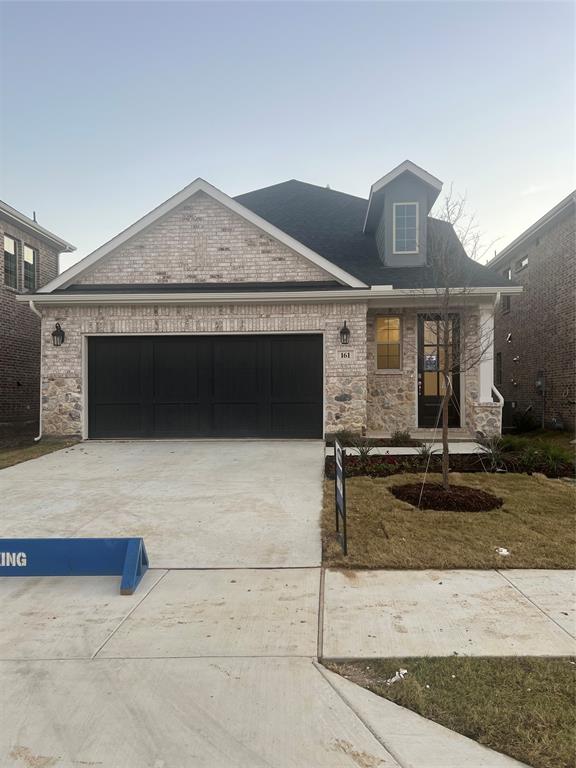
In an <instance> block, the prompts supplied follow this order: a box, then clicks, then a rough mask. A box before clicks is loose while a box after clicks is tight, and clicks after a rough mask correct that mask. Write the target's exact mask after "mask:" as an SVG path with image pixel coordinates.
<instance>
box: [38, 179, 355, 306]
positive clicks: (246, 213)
mask: <svg viewBox="0 0 576 768" xmlns="http://www.w3.org/2000/svg"><path fill="white" fill-rule="evenodd" d="M197 192H204V193H206V194H207V195H209V196H210V197H211V198H212V199H214V200H216V201H217V202H219V203H221V204H222V205H224V206H225V207H226V208H228V209H229V210H231V211H232V212H233V213H236V214H238V215H239V216H241V217H242V218H243V219H245V220H246V221H248V222H250V223H251V224H254V225H255V226H256V227H258V228H259V229H261V230H262V231H263V232H266V234H268V235H270V237H273V238H274V239H275V240H278V242H280V243H283V244H284V245H285V246H287V247H288V248H291V249H292V250H293V251H295V252H296V253H298V254H300V255H301V256H303V257H304V258H305V259H307V260H308V261H310V262H312V263H313V264H315V265H316V266H318V267H320V269H323V270H324V271H325V272H326V273H328V274H329V275H331V276H332V277H334V278H335V279H336V280H338V281H339V282H341V283H343V284H344V285H348V286H350V287H352V288H365V287H366V285H365V283H363V282H362V281H361V280H358V279H357V278H356V277H354V276H353V275H350V274H349V273H348V272H345V271H344V270H343V269H340V267H337V266H336V265H335V264H333V263H332V262H331V261H328V259H325V258H324V257H323V256H320V254H318V253H316V252H315V251H313V250H312V249H310V248H308V247H307V246H305V245H303V244H302V243H300V242H299V241H298V240H296V239H295V238H293V237H291V236H290V235H287V234H286V233H285V232H283V231H282V230H281V229H278V227H275V226H274V225H273V224H270V222H268V221H266V220H265V219H263V218H261V217H260V216H258V215H257V214H255V213H253V212H252V211H250V210H248V208H245V207H244V206H243V205H240V203H238V202H236V200H233V199H232V198H231V197H229V196H228V195H226V194H225V193H224V192H221V191H220V190H219V189H216V187H214V186H212V184H209V183H208V182H207V181H204V179H196V180H195V181H193V182H192V183H191V184H188V186H187V187H184V189H182V190H180V192H177V193H176V194H175V195H174V196H173V197H171V198H169V199H168V200H166V201H165V202H164V203H162V204H161V205H159V206H158V207H157V208H154V210H152V211H150V213H147V214H146V216H143V217H142V218H141V219H139V220H138V221H136V222H135V223H134V224H132V225H131V226H130V227H128V228H127V229H125V230H124V231H123V232H120V234H119V235H116V237H113V238H112V240H109V241H108V242H107V243H105V244H104V245H102V246H101V247H100V248H97V249H96V250H95V251H93V252H92V253H91V254H89V255H88V256H86V257H85V258H83V259H82V260H81V261H79V262H78V263H77V264H74V265H73V266H72V267H70V268H69V269H67V270H66V271H65V272H63V273H62V274H61V275H59V276H58V277H57V278H55V279H54V280H52V281H51V282H49V283H47V284H46V285H45V286H43V287H42V288H40V289H39V292H40V293H50V292H51V291H53V290H55V289H56V288H64V287H66V286H67V285H69V284H70V283H71V282H72V280H73V279H74V278H76V277H78V276H79V275H80V274H82V273H83V272H85V271H86V270H88V269H89V268H90V267H92V266H94V264H96V262H98V261H99V260H100V259H102V258H104V257H105V256H107V255H108V254H109V253H111V252H112V251H113V250H115V249H116V248H118V247H119V246H121V245H123V244H124V243H126V242H127V241H128V240H130V239H131V238H132V237H134V236H135V235H137V234H139V233H140V232H142V231H143V230H144V229H146V228H147V227H149V226H150V225H151V224H154V222H156V221H158V219H160V218H161V217H162V216H164V215H165V214H167V213H169V212H170V211H172V210H173V209H174V208H176V207H177V206H179V205H180V204H181V203H183V202H184V201H186V200H188V198H190V197H192V196H193V195H195V194H196V193H197Z"/></svg>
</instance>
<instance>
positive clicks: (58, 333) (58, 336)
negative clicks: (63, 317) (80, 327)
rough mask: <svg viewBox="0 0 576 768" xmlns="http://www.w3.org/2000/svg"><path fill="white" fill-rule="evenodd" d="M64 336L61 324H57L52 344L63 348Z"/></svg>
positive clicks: (53, 332)
mask: <svg viewBox="0 0 576 768" xmlns="http://www.w3.org/2000/svg"><path fill="white" fill-rule="evenodd" d="M64 335H65V334H64V331H63V330H62V327H61V325H60V323H56V326H55V328H54V330H53V331H52V344H54V346H55V347H61V346H62V342H63V341H64Z"/></svg>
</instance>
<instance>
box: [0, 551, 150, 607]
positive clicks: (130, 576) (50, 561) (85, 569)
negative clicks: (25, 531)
mask: <svg viewBox="0 0 576 768" xmlns="http://www.w3.org/2000/svg"><path fill="white" fill-rule="evenodd" d="M147 570H148V555H147V553H146V547H145V546H144V539H142V538H133V539H0V576H121V577H122V581H121V583H120V593H121V594H122V595H131V594H133V592H134V591H135V589H136V587H137V586H138V584H139V582H140V579H141V578H142V576H143V575H144V573H145V572H146V571H147Z"/></svg>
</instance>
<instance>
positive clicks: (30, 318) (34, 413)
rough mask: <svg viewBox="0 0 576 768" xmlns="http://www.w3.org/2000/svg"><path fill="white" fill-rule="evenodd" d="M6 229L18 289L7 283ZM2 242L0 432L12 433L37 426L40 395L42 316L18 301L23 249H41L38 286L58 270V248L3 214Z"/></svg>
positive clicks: (54, 275) (0, 272)
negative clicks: (12, 248) (12, 244)
mask: <svg viewBox="0 0 576 768" xmlns="http://www.w3.org/2000/svg"><path fill="white" fill-rule="evenodd" d="M4 233H6V234H7V235H9V236H10V237H13V238H15V239H16V240H17V249H18V290H17V291H16V290H14V289H13V288H9V287H8V286H6V285H4ZM0 244H1V246H2V259H1V263H0V435H11V434H16V433H20V432H31V431H34V430H36V429H37V426H38V410H39V409H38V401H39V397H40V393H39V387H40V320H39V319H38V317H37V316H36V315H35V314H34V313H33V312H32V311H31V310H30V308H29V307H28V306H27V305H26V304H20V303H17V302H16V295H17V293H18V292H19V291H20V292H21V291H23V284H22V249H23V246H24V244H26V245H29V246H31V247H32V248H36V249H37V251H38V267H37V270H38V271H37V281H38V285H39V286H40V285H44V284H45V283H47V282H49V281H50V280H52V279H54V278H55V277H56V275H57V274H58V252H57V251H56V250H55V249H53V248H50V247H49V246H48V245H47V244H46V243H44V242H43V241H42V240H38V239H37V238H35V237H33V236H32V235H29V234H28V233H27V232H26V231H25V230H22V229H20V228H18V227H16V226H14V225H13V224H11V223H10V222H8V221H6V220H4V219H3V218H2V217H1V216H0Z"/></svg>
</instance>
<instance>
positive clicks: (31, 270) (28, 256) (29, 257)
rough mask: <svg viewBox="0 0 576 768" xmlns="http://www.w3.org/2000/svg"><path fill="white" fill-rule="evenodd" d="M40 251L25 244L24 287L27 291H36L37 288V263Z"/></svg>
mask: <svg viewBox="0 0 576 768" xmlns="http://www.w3.org/2000/svg"><path fill="white" fill-rule="evenodd" d="M37 256H38V251H36V250H35V249H34V248H31V247H30V246H29V245H25V246H24V259H23V261H22V263H23V265H24V266H23V270H24V280H23V282H24V289H25V290H27V291H34V290H35V289H36V264H37V262H38V259H37Z"/></svg>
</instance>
